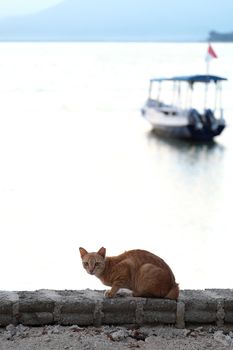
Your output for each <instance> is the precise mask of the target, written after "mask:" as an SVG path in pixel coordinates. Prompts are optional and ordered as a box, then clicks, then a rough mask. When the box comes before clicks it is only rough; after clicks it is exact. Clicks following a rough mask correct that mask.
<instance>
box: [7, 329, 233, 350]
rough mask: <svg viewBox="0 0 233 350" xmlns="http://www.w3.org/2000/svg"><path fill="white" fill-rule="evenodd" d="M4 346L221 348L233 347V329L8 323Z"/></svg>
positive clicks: (10, 349) (39, 349) (32, 349)
mask: <svg viewBox="0 0 233 350" xmlns="http://www.w3.org/2000/svg"><path fill="white" fill-rule="evenodd" d="M0 349H1V350H55V349H56V350H92V349H96V350H115V349H119V350H124V349H142V350H143V349H147V350H152V349H153V350H154V349H159V350H178V349H179V350H181V349H183V350H205V349H211V350H220V349H229V350H230V349H233V332H232V331H229V330H225V331H224V330H218V329H217V328H214V327H208V328H205V329H204V328H203V327H197V328H190V329H177V328H175V327H172V326H155V327H153V326H151V327H150V326H147V327H137V326H132V325H131V326H128V327H126V326H124V327H123V326H122V327H120V326H101V327H79V326H77V325H73V326H69V327H68V326H67V327H64V326H60V325H55V326H44V327H25V326H22V325H18V326H13V325H9V326H7V327H6V328H1V329H0Z"/></svg>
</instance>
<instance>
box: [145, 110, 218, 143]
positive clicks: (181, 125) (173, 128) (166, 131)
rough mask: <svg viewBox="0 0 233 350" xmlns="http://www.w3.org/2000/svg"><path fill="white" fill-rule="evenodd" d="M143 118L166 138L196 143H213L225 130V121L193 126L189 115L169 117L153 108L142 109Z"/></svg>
mask: <svg viewBox="0 0 233 350" xmlns="http://www.w3.org/2000/svg"><path fill="white" fill-rule="evenodd" d="M142 115H143V117H144V118H145V119H146V120H147V121H148V122H150V124H151V125H152V128H153V131H154V132H155V133H156V134H158V135H160V136H164V137H172V138H179V139H186V140H194V141H204V142H206V141H211V140H213V138H214V137H216V136H218V135H220V134H221V133H222V131H223V130H224V128H225V122H224V120H219V121H216V123H215V126H214V127H213V126H211V125H207V124H206V125H205V124H202V125H201V124H199V125H197V124H193V123H191V122H190V119H189V118H188V114H187V115H186V116H184V115H180V116H179V115H176V116H167V115H164V114H163V113H160V112H158V111H156V110H153V109H151V108H143V109H142Z"/></svg>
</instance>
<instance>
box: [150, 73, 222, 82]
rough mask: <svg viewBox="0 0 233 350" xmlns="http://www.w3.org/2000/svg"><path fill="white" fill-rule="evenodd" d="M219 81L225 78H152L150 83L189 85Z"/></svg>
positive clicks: (193, 76)
mask: <svg viewBox="0 0 233 350" xmlns="http://www.w3.org/2000/svg"><path fill="white" fill-rule="evenodd" d="M221 80H227V79H226V78H223V77H219V76H217V75H206V74H204V75H187V76H186V75H185V76H177V77H172V78H153V79H151V80H150V82H151V83H152V82H156V81H157V82H162V81H186V82H188V83H190V84H193V83H196V82H198V83H210V82H214V83H217V82H218V81H221Z"/></svg>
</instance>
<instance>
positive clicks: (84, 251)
mask: <svg viewBox="0 0 233 350" xmlns="http://www.w3.org/2000/svg"><path fill="white" fill-rule="evenodd" d="M79 252H80V255H81V258H83V257H84V255H86V254H87V251H86V249H84V248H82V247H80V248H79Z"/></svg>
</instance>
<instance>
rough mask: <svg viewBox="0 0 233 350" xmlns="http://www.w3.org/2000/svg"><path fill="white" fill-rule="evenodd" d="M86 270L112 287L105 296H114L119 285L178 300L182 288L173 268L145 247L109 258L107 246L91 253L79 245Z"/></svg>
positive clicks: (144, 294) (142, 294)
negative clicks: (177, 281)
mask: <svg viewBox="0 0 233 350" xmlns="http://www.w3.org/2000/svg"><path fill="white" fill-rule="evenodd" d="M79 251H80V255H81V259H82V263H83V267H84V269H85V270H86V271H87V272H88V273H89V274H90V275H94V276H96V277H98V278H99V279H100V280H101V282H102V283H103V284H104V285H106V286H110V287H112V288H111V289H110V290H108V291H106V293H105V296H106V297H109V298H112V297H114V296H115V295H116V293H117V291H118V290H119V289H120V288H127V289H130V290H132V291H133V296H135V297H152V298H167V299H174V300H177V299H178V296H179V287H178V284H177V283H176V282H175V277H174V275H173V273H172V270H171V269H170V267H169V266H168V265H167V264H166V263H165V261H163V260H162V259H161V258H159V257H158V256H156V255H154V254H152V253H150V252H147V251H145V250H139V249H137V250H129V251H127V252H125V253H123V254H120V255H118V256H113V257H106V256H105V255H106V249H105V248H103V247H102V248H100V250H99V251H98V252H97V253H88V252H87V251H86V250H85V249H84V248H79Z"/></svg>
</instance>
